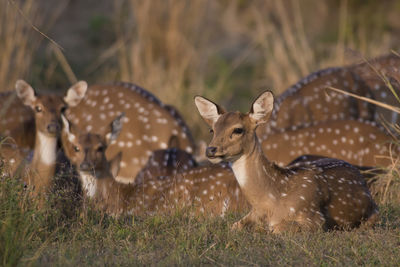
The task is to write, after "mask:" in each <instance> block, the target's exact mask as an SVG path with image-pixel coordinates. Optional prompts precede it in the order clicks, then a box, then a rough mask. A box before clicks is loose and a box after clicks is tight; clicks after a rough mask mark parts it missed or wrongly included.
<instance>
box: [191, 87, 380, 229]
mask: <svg viewBox="0 0 400 267" xmlns="http://www.w3.org/2000/svg"><path fill="white" fill-rule="evenodd" d="M195 103H196V106H197V109H198V110H199V112H200V115H201V116H202V117H203V119H204V120H205V121H206V123H207V124H208V125H209V126H210V127H211V128H212V131H213V132H214V134H213V135H214V136H213V139H212V140H211V142H210V144H209V146H208V148H207V151H206V155H207V157H208V158H209V160H210V161H211V162H214V163H218V162H221V161H228V162H231V163H232V169H233V172H234V174H235V177H236V179H237V181H238V183H239V185H240V187H241V189H242V192H243V194H244V195H245V197H246V199H247V200H248V202H249V203H250V205H251V206H252V209H251V211H250V213H249V214H248V215H246V216H245V217H244V218H242V219H241V220H240V221H238V222H236V223H235V224H234V225H233V227H232V228H233V229H241V228H242V227H243V226H245V225H251V224H259V223H266V224H267V225H268V227H269V229H270V230H271V231H272V232H274V233H279V232H282V231H287V230H290V229H292V227H293V230H298V229H309V230H317V229H321V228H322V229H324V230H329V229H347V228H351V227H356V226H358V225H360V224H361V223H362V222H364V221H365V222H368V224H372V223H373V222H374V220H376V218H377V214H378V210H377V207H376V205H375V203H374V201H373V200H372V198H371V195H370V193H369V191H368V188H367V187H366V184H365V181H364V179H363V177H362V176H361V174H360V173H359V171H358V170H357V169H356V168H354V167H353V166H351V165H350V164H348V163H346V162H344V161H340V160H333V159H321V160H318V161H315V162H313V164H312V166H310V165H305V166H304V168H302V167H295V169H291V168H280V167H278V166H277V165H275V164H273V163H271V162H269V161H268V159H267V158H266V157H265V156H264V154H263V152H262V149H261V145H260V144H259V142H258V138H257V135H256V134H255V131H256V128H257V126H259V125H260V124H262V123H265V122H266V121H267V120H268V118H269V117H270V115H271V112H272V109H273V95H272V93H271V92H269V91H267V92H264V93H263V94H261V95H260V96H259V97H258V98H257V99H256V100H255V101H254V102H253V104H252V108H251V111H250V112H249V113H247V114H242V113H239V112H225V111H224V109H223V108H222V107H220V106H218V105H217V104H215V103H213V102H211V101H210V100H207V99H206V98H203V97H200V96H197V97H196V98H195Z"/></svg>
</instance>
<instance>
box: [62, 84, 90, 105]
mask: <svg viewBox="0 0 400 267" xmlns="http://www.w3.org/2000/svg"><path fill="white" fill-rule="evenodd" d="M87 88H88V85H87V83H86V82H85V81H79V82H77V83H76V84H74V85H72V86H71V87H70V88H69V89H68V90H67V93H66V94H65V96H64V102H65V103H66V104H68V106H70V107H75V106H77V105H78V104H79V103H80V102H81V101H82V99H83V98H84V97H85V94H86V91H87Z"/></svg>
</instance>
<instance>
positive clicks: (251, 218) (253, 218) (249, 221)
mask: <svg viewBox="0 0 400 267" xmlns="http://www.w3.org/2000/svg"><path fill="white" fill-rule="evenodd" d="M258 221H259V216H258V215H257V213H256V212H255V211H254V210H252V211H250V212H249V213H248V214H247V215H246V216H244V217H243V218H242V219H240V220H239V221H237V222H235V223H234V224H233V225H232V227H231V230H242V229H243V228H244V227H247V226H252V225H254V224H256V223H257V222H258Z"/></svg>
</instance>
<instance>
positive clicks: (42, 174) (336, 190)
mask: <svg viewBox="0 0 400 267" xmlns="http://www.w3.org/2000/svg"><path fill="white" fill-rule="evenodd" d="M382 77H383V78H384V79H382ZM387 81H390V83H391V86H392V87H391V88H394V90H396V92H399V91H400V86H399V85H400V57H397V56H396V55H388V56H384V57H380V58H377V59H374V60H371V61H369V62H365V63H361V64H357V65H351V66H346V67H340V68H330V69H325V70H322V71H319V72H316V73H313V74H311V75H309V76H308V77H306V78H305V79H303V80H301V81H300V82H298V83H297V84H295V85H294V86H292V87H291V88H289V89H288V90H286V91H285V92H284V93H283V94H281V95H280V96H278V97H277V98H276V99H275V101H274V97H273V95H272V93H271V92H269V91H266V92H264V93H262V94H261V95H260V96H259V97H258V98H257V99H256V100H255V101H254V102H253V104H252V105H251V109H250V111H249V112H248V113H246V114H243V113H240V112H227V111H225V110H224V108H222V107H221V106H219V105H217V104H215V103H213V102H212V101H210V100H208V99H206V98H204V97H201V96H196V97H195V99H194V100H195V105H196V107H197V109H198V111H199V113H200V115H201V117H202V118H203V119H204V120H205V122H206V123H207V124H208V125H209V127H210V129H211V132H212V133H213V138H212V140H211V142H210V144H209V145H208V147H207V148H206V151H205V154H206V157H207V158H208V159H209V161H211V163H212V164H210V163H204V162H203V163H198V160H196V158H195V157H194V156H193V155H194V152H195V151H196V147H195V143H194V140H193V137H192V135H191V133H190V130H189V128H188V126H187V125H186V123H185V122H184V120H183V118H182V117H181V116H180V114H179V113H178V111H177V110H176V109H175V108H174V107H172V106H169V105H165V104H164V103H162V102H161V101H160V100H158V99H157V97H155V96H154V95H152V94H151V93H150V92H148V91H146V90H145V89H142V88H140V87H138V86H136V85H134V84H130V83H113V84H110V85H93V86H90V87H88V85H87V83H86V82H83V81H81V82H78V83H76V84H75V85H73V86H72V87H70V88H69V89H68V90H67V92H66V93H65V95H64V96H63V97H60V96H56V95H38V94H37V93H36V92H35V90H34V89H33V88H32V87H31V86H30V85H29V84H27V83H26V82H25V81H22V80H19V81H17V82H16V90H15V91H16V94H15V93H14V91H13V92H4V93H2V94H1V95H0V103H1V104H0V136H1V137H2V141H1V143H0V159H1V164H2V165H1V170H0V171H1V172H0V174H2V175H3V176H7V175H9V176H12V175H16V174H18V175H20V176H21V177H22V179H23V181H24V183H26V185H27V186H28V188H29V190H30V192H32V194H33V196H35V197H37V198H38V199H39V201H45V200H46V198H45V196H46V193H48V192H50V191H51V190H52V186H53V183H54V179H53V178H54V176H55V174H56V172H57V170H58V169H59V168H58V165H59V164H60V163H61V161H62V158H63V156H66V158H67V159H68V160H69V162H70V163H71V164H72V165H73V166H74V167H75V170H76V172H77V174H78V178H79V181H80V185H81V188H82V194H83V196H84V198H87V199H88V200H90V202H91V203H93V205H94V207H96V208H97V209H99V210H101V211H104V212H106V213H108V214H111V215H113V216H119V215H122V214H133V215H137V214H155V213H167V212H171V211H173V210H175V209H177V208H189V210H190V212H192V213H194V214H198V215H201V214H202V215H204V216H211V215H220V216H223V215H224V214H225V213H226V212H232V211H236V212H244V211H248V210H250V212H249V213H248V215H246V216H245V217H244V218H242V219H241V220H240V221H238V222H236V223H235V224H234V225H233V226H232V228H233V229H241V228H242V227H244V226H246V225H261V226H263V227H266V229H268V230H269V231H271V232H273V233H279V232H282V231H288V230H291V231H292V230H294V231H297V230H304V229H306V230H317V229H323V230H330V229H350V228H353V227H357V226H359V225H361V224H363V225H373V223H374V222H375V221H376V219H377V217H378V209H377V206H376V204H375V202H374V201H373V199H372V197H371V194H370V192H369V188H368V186H367V184H366V182H365V179H364V177H363V175H362V174H361V173H360V169H363V168H365V167H378V166H379V167H385V166H388V165H389V164H391V162H392V158H393V155H394V154H396V153H397V152H398V151H397V150H396V149H393V148H392V146H391V141H392V140H391V138H392V135H391V134H389V133H388V132H387V131H386V130H385V129H384V128H383V127H382V126H381V125H382V124H381V121H384V120H386V121H389V122H391V123H398V121H399V120H400V118H399V117H398V114H396V113H394V112H388V111H386V110H383V109H380V108H376V107H375V106H374V105H372V104H369V103H367V102H363V101H361V100H357V99H355V98H351V97H348V96H346V95H342V94H338V93H334V92H331V91H329V90H327V87H336V88H340V89H342V90H345V91H348V92H351V93H354V94H357V95H360V96H365V97H368V98H372V99H375V100H378V101H382V102H384V103H388V104H392V105H396V102H395V97H394V96H393V95H392V93H391V91H390V90H389V88H388V84H387ZM397 105H398V104H397ZM391 156H392V157H391Z"/></svg>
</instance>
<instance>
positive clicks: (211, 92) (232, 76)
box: [0, 0, 400, 266]
mask: <svg viewBox="0 0 400 267" xmlns="http://www.w3.org/2000/svg"><path fill="white" fill-rule="evenodd" d="M40 2H41V1H32V0H27V1H12V0H7V1H1V2H0V51H1V52H0V91H5V90H11V89H12V88H13V87H14V83H15V81H16V80H17V79H19V78H23V79H26V80H27V81H29V82H30V83H31V84H32V85H33V86H34V87H35V88H36V87H40V86H42V85H45V86H46V87H47V88H53V87H59V88H68V87H69V85H70V84H71V83H72V82H73V80H74V79H75V77H78V78H79V79H85V80H88V81H89V83H90V84H92V83H101V82H109V81H112V80H126V81H131V82H134V83H137V84H139V85H141V86H143V87H144V88H147V89H149V90H150V91H152V92H153V93H155V94H156V95H157V96H159V97H160V98H161V99H162V100H163V101H164V102H166V103H174V105H176V106H177V107H178V108H179V110H180V111H181V113H182V114H183V116H184V117H185V119H186V121H187V122H188V124H189V125H190V127H191V129H192V131H193V132H194V133H195V137H196V138H197V139H205V138H207V136H208V133H207V129H206V127H204V125H203V123H202V122H201V119H200V117H199V116H198V115H193V101H192V98H193V96H194V95H195V94H201V95H204V96H206V97H209V98H211V99H213V100H215V101H216V102H218V103H221V104H222V105H224V106H227V107H228V108H230V107H233V106H234V107H239V109H240V110H242V111H246V110H243V109H244V108H247V106H248V101H249V99H252V98H254V97H255V96H256V95H258V92H259V91H260V90H261V89H264V88H269V89H273V90H274V91H275V92H276V93H280V92H282V91H283V90H284V89H285V88H287V87H288V86H290V85H291V84H293V83H295V82H296V81H297V80H299V79H300V78H301V77H303V76H305V75H307V74H308V73H310V72H312V71H315V70H317V69H320V68H324V67H328V66H337V65H343V64H345V63H353V62H354V61H357V60H359V59H360V57H359V56H358V55H359V54H362V55H363V56H365V57H372V56H377V55H380V54H384V53H388V52H389V51H390V49H394V50H397V51H398V50H399V48H400V40H399V38H398V34H396V33H397V32H398V30H399V28H400V25H399V20H398V19H397V18H398V12H399V9H400V5H399V2H398V1H387V2H385V3H384V4H383V3H381V2H378V1H375V2H374V1H368V4H366V3H364V1H347V0H341V1H318V2H316V1H312V0H304V1H301V5H300V1H295V0H285V1H274V0H266V1H243V0H232V1H226V0H217V1H211V0H210V1H204V0H191V1H188V0H181V1H135V0H119V1H114V2H115V9H114V10H113V11H112V12H109V13H110V17H91V19H90V21H89V22H88V28H89V29H90V31H91V32H89V34H88V35H87V36H88V37H89V41H90V42H91V44H92V45H93V46H96V47H97V46H99V43H98V42H101V41H103V39H104V38H100V37H101V36H100V35H101V34H100V33H102V32H103V30H102V29H103V28H104V27H105V26H106V30H107V36H109V35H110V36H114V38H115V39H114V40H113V39H112V38H110V39H108V40H107V42H110V43H112V44H111V45H110V46H109V47H108V48H107V49H106V50H104V51H103V52H102V53H101V54H99V55H98V57H97V59H96V60H95V61H94V62H86V63H82V65H81V66H79V68H75V69H74V68H71V66H69V64H68V53H73V52H74V51H75V53H84V52H85V51H81V48H80V47H78V48H76V49H77V50H73V49H72V48H69V49H70V50H68V48H66V49H67V50H66V51H65V50H64V51H62V50H58V49H55V48H54V44H53V43H52V42H50V41H49V40H45V39H44V38H43V36H42V35H41V34H40V33H38V32H37V31H35V30H34V29H32V27H31V24H30V23H29V22H31V23H32V24H33V25H35V26H36V27H38V28H39V29H40V30H42V31H43V32H45V33H47V32H48V31H49V30H50V28H51V25H53V23H48V18H49V16H48V14H47V13H46V14H44V13H43V12H39V11H40V10H42V9H41V8H39V6H40V5H37V3H40ZM43 2H46V1H43ZM99 4H100V2H99ZM15 5H18V7H19V8H20V10H21V11H22V12H23V14H25V19H24V18H23V17H22V15H21V13H20V12H19V11H18V9H16V8H15ZM53 13H54V14H55V15H52V16H50V17H51V21H53V20H56V18H57V14H60V13H62V10H61V11H60V10H57V12H53ZM53 13H52V14H53ZM44 18H46V24H44V23H43V21H44ZM71 23H72V22H71ZM110 25H111V26H110ZM43 27H46V28H45V29H43ZM99 34H100V35H99ZM71 38H76V36H71ZM44 40H45V41H44ZM55 41H57V40H55ZM85 64H86V65H85ZM196 114H197V113H196ZM0 172H1V170H0ZM0 177H1V176H0ZM398 185H399V176H398V165H397V164H396V165H395V166H394V169H393V172H391V173H390V174H389V175H386V176H382V177H381V178H380V179H379V180H378V182H377V187H376V188H375V189H374V190H375V193H376V199H377V201H378V203H379V206H380V211H381V220H380V222H379V223H378V225H377V226H376V227H375V229H367V230H361V229H360V230H355V231H352V232H330V233H314V234H309V233H300V234H285V235H280V236H273V235H270V234H268V233H264V232H260V231H242V232H232V231H230V230H229V229H230V226H231V225H232V223H234V222H235V221H236V220H238V219H239V218H240V217H241V216H242V215H243V214H230V215H229V216H227V218H223V219H222V218H207V219H201V218H195V217H191V216H189V215H188V214H186V213H185V212H176V213H175V214H173V215H168V216H154V217H135V218H129V217H127V218H121V219H113V218H110V217H108V216H105V215H104V214H101V213H98V212H95V211H93V210H91V209H90V208H85V209H84V208H82V207H81V202H80V199H79V198H75V197H76V196H74V195H71V194H70V193H71V192H70V191H68V189H66V188H64V189H61V191H58V192H57V193H55V194H52V195H51V197H50V199H51V201H49V204H48V205H47V206H46V207H44V208H43V209H41V210H39V209H37V208H36V207H35V205H34V201H33V200H32V199H31V198H30V197H29V195H27V193H26V192H25V191H26V190H25V189H24V188H23V186H22V185H21V183H20V182H19V181H18V180H17V179H14V178H10V177H2V178H0V264H1V265H4V266H15V265H28V266H29V265H33V266H39V265H40V266H41V265H62V266H64V265H67V266H73V265H93V266H104V265H189V264H191V265H192V264H194V265H206V264H207V265H307V266H308V265H319V266H332V265H335V266H343V265H346V266H347V265H384V266H398V265H400V259H399V257H398V255H400V246H399V242H400V231H399V229H400V204H399V203H400V198H399V193H398V192H399V190H400V188H399V186H398Z"/></svg>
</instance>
